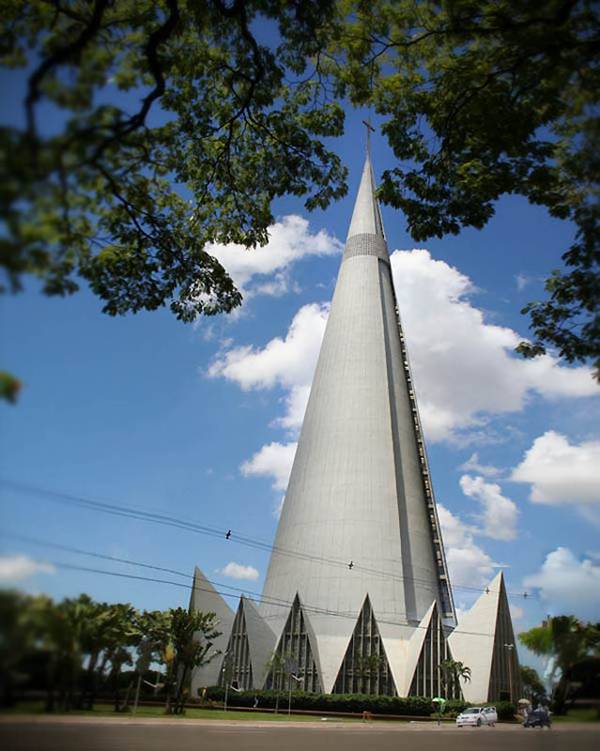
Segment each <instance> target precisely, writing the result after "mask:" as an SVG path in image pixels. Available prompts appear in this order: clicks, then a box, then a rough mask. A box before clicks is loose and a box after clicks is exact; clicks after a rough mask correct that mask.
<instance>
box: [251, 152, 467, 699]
mask: <svg viewBox="0 0 600 751" xmlns="http://www.w3.org/2000/svg"><path fill="white" fill-rule="evenodd" d="M278 549H281V550H283V551H290V550H291V551H297V552H298V553H299V554H300V555H299V556H298V557H294V556H290V555H287V554H285V555H280V554H278V553H277V550H278ZM296 594H298V596H299V599H300V602H301V603H306V604H307V605H310V606H311V607H316V608H323V609H325V610H331V609H333V610H335V611H342V612H345V613H353V614H356V613H358V612H359V611H360V609H361V607H362V606H363V603H364V601H365V597H366V596H367V595H368V597H369V600H370V605H371V608H372V610H373V613H374V614H375V617H376V619H377V621H378V622H379V623H381V622H383V621H386V620H392V621H394V622H398V621H400V622H402V623H405V624H407V625H408V624H418V623H419V622H420V620H421V619H422V618H423V616H424V615H425V614H426V612H427V611H428V609H429V608H430V606H431V604H432V602H433V601H437V603H438V607H439V610H440V612H441V613H442V614H443V616H444V617H445V618H447V619H450V620H451V621H453V619H454V609H453V604H452V598H451V594H450V588H449V584H448V577H447V571H446V563H445V559H444V552H443V547H442V541H441V537H440V533H439V528H438V520H437V514H436V510H435V502H434V499H433V495H432V486H431V481H430V478H429V472H428V469H427V460H426V456H425V447H424V442H423V435H422V432H421V428H420V424H419V418H418V412H417V405H416V401H415V396H414V391H413V385H412V379H411V376H410V368H409V364H408V359H407V354H406V349H405V344H404V337H403V334H402V329H401V326H400V320H399V317H398V310H397V305H396V299H395V294H394V286H393V281H392V274H391V268H390V260H389V255H388V249H387V243H386V239H385V234H384V229H383V223H382V220H381V212H380V209H379V205H378V202H377V199H376V197H375V181H374V177H373V170H372V166H371V159H370V155H369V154H367V157H366V160H365V164H364V169H363V173H362V178H361V182H360V187H359V190H358V196H357V198H356V203H355V206H354V212H353V215H352V221H351V223H350V230H349V232H348V238H347V241H346V246H345V250H344V255H343V259H342V264H341V268H340V272H339V276H338V280H337V285H336V289H335V294H334V297H333V301H332V303H331V309H330V313H329V320H328V322H327V328H326V331H325V336H324V338H323V344H322V346H321V352H320V355H319V360H318V364H317V368H316V372H315V376H314V381H313V384H312V389H311V394H310V399H309V402H308V406H307V409H306V414H305V417H304V424H303V426H302V431H301V434H300V439H299V442H298V449H297V451H296V457H295V460H294V465H293V469H292V473H291V476H290V482H289V486H288V490H287V494H286V497H285V502H284V504H283V510H282V513H281V519H280V522H279V528H278V531H277V537H276V540H275V551H274V553H273V555H272V557H271V562H270V565H269V570H268V574H267V578H266V583H265V587H264V592H263V595H264V598H265V604H263V606H262V609H261V612H262V614H263V616H264V617H265V618H266V619H267V620H268V621H269V623H270V625H271V627H272V628H273V629H274V630H275V631H277V632H278V631H280V630H281V627H282V626H283V622H284V621H285V618H286V615H287V614H286V613H282V609H281V608H280V607H277V606H276V605H269V604H268V603H269V601H271V600H273V599H274V598H276V599H279V600H281V599H283V600H286V601H291V600H293V599H294V597H295V595H296ZM310 621H311V623H312V626H313V629H314V632H315V637H316V641H317V645H316V646H317V649H318V652H319V655H320V660H321V667H322V671H323V674H324V675H323V678H324V682H325V684H326V685H325V686H323V688H324V689H325V690H331V687H330V686H328V685H327V684H332V683H333V681H335V678H336V675H337V670H338V669H339V666H340V663H341V661H342V658H343V656H344V651H345V649H346V646H347V644H348V640H349V638H350V636H351V634H352V632H353V629H354V625H355V624H354V622H353V621H352V619H350V618H348V619H343V618H332V617H329V616H327V615H319V614H311V615H310Z"/></svg>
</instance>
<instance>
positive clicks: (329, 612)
mask: <svg viewBox="0 0 600 751" xmlns="http://www.w3.org/2000/svg"><path fill="white" fill-rule="evenodd" d="M47 562H48V563H50V564H51V565H53V566H56V567H57V568H61V569H67V570H72V571H84V572H88V573H94V574H102V575H105V576H115V577H118V578H121V579H133V580H134V581H147V582H152V583H156V584H169V585H171V586H174V587H180V588H182V589H188V590H193V591H200V592H210V593H211V594H212V593H213V592H216V593H217V594H218V595H221V597H233V596H234V595H232V594H228V593H226V592H219V591H217V590H214V589H207V588H206V587H200V586H198V585H197V584H184V583H183V582H174V581H171V580H170V579H159V578H158V577H153V576H138V575H137V574H125V573H123V572H120V571H107V570H106V569H99V568H92V567H90V566H77V565H76V564H73V563H64V562H63V561H47ZM246 599H248V600H251V601H252V602H254V603H255V604H257V605H258V604H260V600H255V599H254V598H252V597H247V598H246ZM270 604H276V605H277V606H278V607H285V608H288V609H289V608H291V607H292V605H293V602H289V601H288V602H285V603H284V602H283V601H282V602H281V603H270ZM301 607H302V610H303V611H304V612H305V613H313V614H315V615H327V616H332V617H336V618H349V619H351V620H353V621H356V619H357V618H358V616H359V615H360V611H359V612H357V613H344V612H343V611H335V610H328V609H325V608H319V607H315V606H310V605H305V604H304V603H301ZM377 623H382V624H383V623H384V624H387V625H390V626H408V627H410V628H415V629H423V630H425V631H427V630H428V629H429V626H421V625H420V624H419V625H413V624H408V623H402V622H401V621H392V620H388V619H381V618H377ZM452 633H453V634H455V633H456V634H466V635H469V636H486V637H487V638H493V634H490V633H489V632H485V631H463V630H461V629H460V628H459V627H458V626H457V627H455V628H453V629H452Z"/></svg>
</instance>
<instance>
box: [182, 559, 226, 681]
mask: <svg viewBox="0 0 600 751" xmlns="http://www.w3.org/2000/svg"><path fill="white" fill-rule="evenodd" d="M190 610H200V611H201V612H203V613H215V614H216V616H217V629H218V630H219V631H220V632H221V635H220V636H217V638H216V639H215V640H214V641H213V649H214V650H215V651H216V652H221V653H222V654H224V653H225V651H226V649H227V643H228V642H229V636H230V634H231V629H232V627H233V620H234V618H235V614H234V612H233V610H232V609H231V608H230V607H229V605H228V604H227V603H226V602H225V600H224V599H223V597H221V595H220V594H219V593H218V592H217V591H216V589H215V588H214V587H213V585H212V584H211V583H210V582H209V581H208V579H207V578H206V577H205V576H204V574H203V573H202V571H200V569H199V568H198V566H196V568H195V569H194V582H193V585H192V593H191V595H190ZM221 663H222V658H221V657H220V656H217V657H214V658H213V659H212V660H211V661H210V662H209V663H208V664H207V665H201V666H200V667H199V668H196V669H195V670H194V672H193V675H192V696H196V695H197V691H196V689H197V688H201V687H206V686H216V685H217V683H218V679H219V671H220V669H221Z"/></svg>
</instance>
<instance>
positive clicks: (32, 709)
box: [1, 702, 360, 722]
mask: <svg viewBox="0 0 600 751" xmlns="http://www.w3.org/2000/svg"><path fill="white" fill-rule="evenodd" d="M1 713H2V714H44V703H43V702H22V703H20V704H17V705H16V706H14V707H10V708H9V709H2V710H1ZM54 714H56V715H59V714H62V715H65V714H68V715H72V716H74V717H77V716H85V717H122V718H123V720H125V721H126V720H127V719H129V718H131V717H166V716H167V715H165V711H164V709H163V707H143V706H142V707H138V710H137V713H136V715H134V714H133V713H132V712H123V713H121V714H118V713H116V712H114V711H113V709H112V707H111V706H110V705H108V704H97V705H95V706H94V709H93V710H92V711H89V710H79V709H74V710H72V711H71V712H68V713H67V712H56V713H54ZM49 716H50V715H49ZM179 717H184V718H185V719H188V720H190V719H191V720H253V721H257V720H259V721H267V722H288V721H290V720H291V721H293V722H315V721H317V722H318V721H319V716H318V715H294V714H292V715H289V716H288V713H287V707H285V708H284V707H282V709H281V710H280V712H279V714H274V713H272V712H239V711H238V712H236V711H235V710H234V709H230V710H228V711H227V712H224V711H223V710H222V709H199V708H197V707H188V708H187V709H186V711H185V714H184V715H169V718H170V719H177V718H179ZM328 719H329V722H358V721H360V720H358V719H357V718H354V717H330V718H328Z"/></svg>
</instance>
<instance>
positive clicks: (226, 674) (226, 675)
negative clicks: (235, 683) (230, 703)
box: [223, 650, 229, 712]
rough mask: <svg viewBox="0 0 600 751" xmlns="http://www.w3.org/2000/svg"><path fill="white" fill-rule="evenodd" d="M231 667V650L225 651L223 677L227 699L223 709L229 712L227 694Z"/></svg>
mask: <svg viewBox="0 0 600 751" xmlns="http://www.w3.org/2000/svg"><path fill="white" fill-rule="evenodd" d="M228 667H229V650H227V652H225V655H224V656H223V679H224V680H225V701H224V703H223V711H224V712H227V694H228V689H229V671H228V670H227V668H228Z"/></svg>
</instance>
